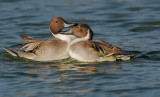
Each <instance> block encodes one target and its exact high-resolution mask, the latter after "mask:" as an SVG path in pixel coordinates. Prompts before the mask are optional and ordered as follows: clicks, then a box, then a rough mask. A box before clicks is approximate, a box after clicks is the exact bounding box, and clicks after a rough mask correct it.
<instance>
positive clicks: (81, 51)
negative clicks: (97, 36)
mask: <svg viewBox="0 0 160 97" xmlns="http://www.w3.org/2000/svg"><path fill="white" fill-rule="evenodd" d="M71 30H72V32H73V34H74V35H76V36H78V37H79V38H77V39H75V40H73V41H72V42H71V44H70V49H69V54H70V56H71V57H72V58H74V59H77V60H79V61H84V62H95V61H105V60H106V58H105V56H111V55H115V54H120V53H125V52H128V51H123V50H121V49H120V48H118V47H116V46H113V45H110V44H109V43H107V42H104V41H101V40H92V37H93V31H92V30H91V29H90V27H89V26H88V25H87V24H81V23H79V24H78V25H76V26H73V27H72V29H71ZM114 57H115V60H117V59H124V60H128V59H130V57H128V56H123V55H116V56H114ZM122 57H123V58H122ZM115 60H114V61H115Z"/></svg>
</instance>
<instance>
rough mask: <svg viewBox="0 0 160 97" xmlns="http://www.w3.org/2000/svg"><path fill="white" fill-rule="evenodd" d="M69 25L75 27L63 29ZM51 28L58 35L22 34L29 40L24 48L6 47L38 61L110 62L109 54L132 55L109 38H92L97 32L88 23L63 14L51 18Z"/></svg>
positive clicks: (119, 56) (116, 58) (14, 53)
mask: <svg viewBox="0 0 160 97" xmlns="http://www.w3.org/2000/svg"><path fill="white" fill-rule="evenodd" d="M66 27H71V29H70V30H69V31H64V32H62V29H63V28H66ZM49 30H50V32H51V34H52V35H53V36H54V37H53V38H51V39H48V40H37V39H34V38H32V37H29V36H26V35H20V36H21V38H22V39H23V40H24V41H25V43H24V44H23V45H22V46H21V48H20V49H24V51H18V50H10V49H7V48H5V47H3V48H4V49H5V50H6V51H7V52H8V53H10V54H12V55H13V56H18V57H23V58H27V59H31V60H35V61H52V60H60V59H66V58H69V57H72V58H74V59H77V60H79V61H84V62H95V61H106V60H108V58H109V57H112V61H116V60H118V59H121V60H129V59H130V57H131V56H126V55H122V54H121V53H128V52H129V51H123V50H121V49H120V48H118V47H116V46H113V45H110V44H109V43H107V42H105V41H101V40H92V37H93V31H92V30H91V28H90V27H89V26H88V25H87V24H83V23H79V24H71V23H68V22H66V21H65V20H64V19H63V18H61V17H55V18H53V19H52V20H51V21H50V25H49Z"/></svg>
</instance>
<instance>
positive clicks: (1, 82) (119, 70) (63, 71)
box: [0, 0, 160, 97]
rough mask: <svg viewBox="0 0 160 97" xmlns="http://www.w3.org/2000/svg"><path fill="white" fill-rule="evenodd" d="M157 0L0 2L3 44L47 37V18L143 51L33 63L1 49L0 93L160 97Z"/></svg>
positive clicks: (31, 96) (19, 96) (21, 96)
mask: <svg viewBox="0 0 160 97" xmlns="http://www.w3.org/2000/svg"><path fill="white" fill-rule="evenodd" d="M159 10H160V1H159V0H85V1H83V2H82V1H81V0H57V1H55V0H0V13H1V15H0V39H1V43H0V46H5V47H9V48H13V49H17V47H11V45H15V44H17V43H23V41H22V40H21V38H20V37H19V35H21V34H25V35H29V36H31V37H33V38H36V39H44V40H45V39H49V38H51V37H52V36H51V35H50V33H49V30H48V27H49V21H50V20H51V19H52V18H53V17H57V16H60V17H63V18H64V19H66V20H67V21H68V22H80V23H87V24H88V25H89V26H90V27H91V29H92V30H93V31H94V33H95V35H94V39H100V40H104V41H107V42H109V43H111V44H113V45H115V46H118V47H120V48H122V49H124V50H133V51H139V52H140V54H139V55H138V56H137V57H135V58H134V59H132V60H130V61H121V62H101V63H90V64H88V63H79V62H75V61H73V60H70V61H68V60H61V61H54V62H35V61H31V60H27V59H23V58H17V57H13V56H11V55H9V54H8V53H6V52H5V51H4V50H3V49H2V48H0V87H1V88H0V97H11V96H12V97H53V96H54V97H72V96H73V97H84V96H85V97H86V96H88V97H97V96H100V97H159V96H160V92H159V91H160V77H159V76H160V40H159V36H160V17H159V14H160V11H159Z"/></svg>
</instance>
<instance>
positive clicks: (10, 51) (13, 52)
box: [2, 47, 18, 56]
mask: <svg viewBox="0 0 160 97" xmlns="http://www.w3.org/2000/svg"><path fill="white" fill-rule="evenodd" d="M2 48H3V49H4V50H6V51H7V52H8V53H10V54H11V55H13V56H18V52H17V51H16V50H9V49H7V48H5V47H2Z"/></svg>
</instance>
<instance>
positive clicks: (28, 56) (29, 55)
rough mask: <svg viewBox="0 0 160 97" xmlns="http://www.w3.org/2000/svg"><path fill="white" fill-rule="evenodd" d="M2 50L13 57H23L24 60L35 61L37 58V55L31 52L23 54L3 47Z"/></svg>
mask: <svg viewBox="0 0 160 97" xmlns="http://www.w3.org/2000/svg"><path fill="white" fill-rule="evenodd" d="M2 48H3V49H4V50H6V51H7V52H8V53H10V54H11V55H13V56H18V57H23V58H27V59H34V58H35V57H36V55H35V54H34V53H31V52H21V51H17V50H10V49H7V48H5V47H2Z"/></svg>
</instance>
